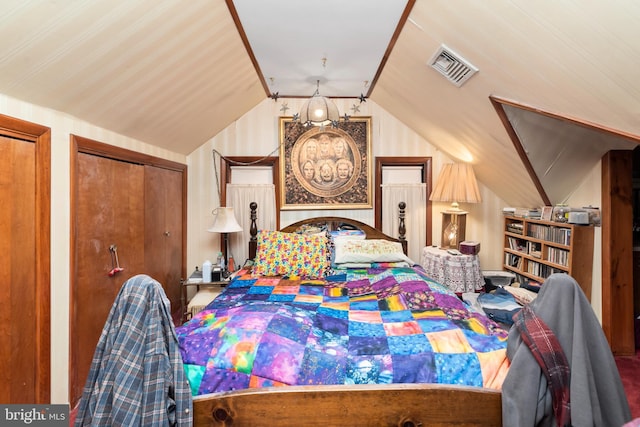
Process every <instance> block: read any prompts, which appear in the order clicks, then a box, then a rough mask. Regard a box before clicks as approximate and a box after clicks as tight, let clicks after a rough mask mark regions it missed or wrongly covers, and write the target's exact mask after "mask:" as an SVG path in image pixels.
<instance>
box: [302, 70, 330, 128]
mask: <svg viewBox="0 0 640 427" xmlns="http://www.w3.org/2000/svg"><path fill="white" fill-rule="evenodd" d="M339 120H340V113H339V112H338V107H336V104H334V102H333V101H332V100H330V99H329V98H326V97H324V96H321V95H320V82H319V81H318V88H317V89H316V92H315V93H314V94H313V96H312V97H311V98H309V99H308V100H307V101H306V102H305V103H304V105H303V106H302V109H301V110H300V122H301V123H302V124H303V125H305V126H327V125H330V124H333V123H337V122H338V121H339Z"/></svg>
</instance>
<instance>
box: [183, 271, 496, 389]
mask: <svg viewBox="0 0 640 427" xmlns="http://www.w3.org/2000/svg"><path fill="white" fill-rule="evenodd" d="M176 332H177V334H178V339H179V342H180V349H181V353H182V359H183V362H184V367H185V371H186V373H187V377H188V379H189V382H190V384H191V388H192V393H193V395H200V394H206V393H213V392H219V391H228V390H238V389H246V388H253V387H266V386H284V385H319V384H383V383H447V384H460V385H469V386H479V387H489V388H496V389H499V388H500V387H501V384H502V381H503V379H504V377H505V375H506V373H507V370H508V366H509V362H508V359H507V357H506V343H507V331H505V330H504V329H502V328H500V326H499V325H498V324H497V323H495V322H494V321H493V320H491V319H489V318H488V317H485V316H483V315H481V314H478V313H477V312H474V311H471V310H468V309H467V306H466V305H465V304H464V303H463V302H462V301H461V300H460V299H459V298H458V297H457V296H456V295H455V294H454V293H452V292H451V291H450V290H448V288H446V286H444V285H441V284H439V283H437V282H434V281H433V280H431V279H429V278H428V277H427V276H426V274H425V273H424V270H422V268H421V267H419V266H415V267H405V268H368V269H350V270H347V271H345V272H344V273H341V274H337V275H332V276H327V277H324V278H323V279H317V280H308V279H299V278H286V277H256V276H252V275H251V274H250V273H249V272H246V273H244V274H242V275H239V276H237V277H236V278H235V279H234V280H233V281H232V282H231V283H230V284H229V285H228V286H227V288H226V289H225V291H224V292H223V293H222V294H221V295H219V296H218V297H217V298H216V299H215V300H214V301H213V302H212V303H211V304H209V305H208V306H207V307H206V308H205V309H204V310H203V311H201V312H200V313H198V314H197V315H196V316H195V317H194V318H192V319H191V320H190V321H189V322H187V323H185V324H184V325H182V326H180V327H178V328H176Z"/></svg>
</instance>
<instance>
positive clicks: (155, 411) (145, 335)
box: [75, 275, 193, 427]
mask: <svg viewBox="0 0 640 427" xmlns="http://www.w3.org/2000/svg"><path fill="white" fill-rule="evenodd" d="M191 412H192V398H191V389H190V387H189V383H188V382H187V379H186V375H185V372H184V368H183V364H182V356H181V355H180V351H179V349H178V339H177V336H176V333H175V328H174V325H173V322H172V320H171V316H170V310H169V300H168V299H167V297H166V295H165V293H164V291H163V289H162V286H161V285H160V284H159V283H158V282H157V281H155V280H154V279H152V278H150V277H149V276H145V275H138V276H135V277H133V278H131V279H129V280H128V281H127V282H126V283H125V284H124V285H123V286H122V289H120V292H119V294H118V296H117V298H116V300H115V302H114V304H113V306H112V307H111V311H110V313H109V317H108V318H107V322H106V323H105V325H104V328H103V330H102V334H101V336H100V340H99V341H98V345H97V346H96V350H95V353H94V356H93V360H92V363H91V370H90V371H89V376H88V377H87V382H86V385H85V387H84V391H83V395H82V398H81V400H80V404H79V408H78V415H77V418H76V424H75V425H76V426H85V425H92V426H127V427H128V426H173V425H178V426H191V425H192V422H193V421H192V414H191Z"/></svg>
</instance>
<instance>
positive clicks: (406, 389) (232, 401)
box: [193, 384, 502, 427]
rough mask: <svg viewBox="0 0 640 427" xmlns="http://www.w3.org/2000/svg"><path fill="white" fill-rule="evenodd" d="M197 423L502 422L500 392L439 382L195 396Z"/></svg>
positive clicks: (410, 425) (412, 425)
mask: <svg viewBox="0 0 640 427" xmlns="http://www.w3.org/2000/svg"><path fill="white" fill-rule="evenodd" d="M193 407H194V414H193V421H194V425H195V426H267V425H268V426H295V427H298V426H305V427H306V426H323V427H325V426H339V425H340V426H363V425H367V426H371V425H381V426H382V425H384V426H401V427H417V426H430V427H431V426H453V425H455V426H483V427H486V426H501V425H502V409H501V408H502V404H501V393H500V392H499V391H497V390H491V389H485V388H480V387H467V386H455V385H443V384H384V385H353V386H344V385H337V386H329V385H325V386H288V387H267V388H258V389H248V390H239V391H234V392H222V393H216V394H214V395H203V396H197V397H194V401H193Z"/></svg>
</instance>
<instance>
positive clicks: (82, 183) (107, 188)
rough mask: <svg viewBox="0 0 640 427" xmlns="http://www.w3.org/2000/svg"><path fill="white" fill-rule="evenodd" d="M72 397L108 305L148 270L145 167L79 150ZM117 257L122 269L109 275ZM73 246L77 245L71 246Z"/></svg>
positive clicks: (86, 368)
mask: <svg viewBox="0 0 640 427" xmlns="http://www.w3.org/2000/svg"><path fill="white" fill-rule="evenodd" d="M76 167H77V186H76V188H77V193H76V205H75V206H76V212H75V227H74V228H75V239H74V242H73V244H74V246H75V249H74V251H75V257H74V258H75V272H74V273H75V274H74V276H75V282H74V289H73V293H74V294H73V300H72V304H73V305H72V307H71V313H70V315H71V317H72V319H71V322H72V335H71V337H70V340H71V352H72V354H71V366H70V377H71V378H70V381H71V386H70V387H71V390H70V395H71V402H72V404H73V403H75V401H76V400H77V399H79V397H80V396H81V394H82V388H83V387H84V382H85V381H86V378H87V375H88V373H89V368H90V366H91V359H92V357H93V353H94V351H95V347H96V344H97V343H98V339H99V338H100V333H101V332H102V329H103V327H104V324H105V321H106V319H107V316H108V314H109V310H110V309H111V306H112V304H113V301H114V300H115V297H116V295H117V294H118V291H119V290H120V288H121V287H122V285H123V283H124V282H125V281H126V280H127V279H128V278H130V277H132V276H134V275H136V274H140V273H144V272H145V268H144V267H145V257H144V252H145V247H144V246H145V245H144V234H145V222H144V212H145V209H144V202H145V200H144V188H145V185H144V177H145V173H144V166H141V165H139V164H134V163H128V162H123V161H119V160H113V159H110V158H105V157H101V156H97V155H92V154H86V153H78V156H77V165H76ZM111 246H115V248H116V249H117V251H116V253H117V261H118V263H119V266H120V267H121V268H123V271H122V272H119V273H115V275H113V276H110V275H109V272H110V271H111V270H112V269H113V267H114V262H115V254H114V253H113V252H111V251H110V249H109V248H110V247H111ZM72 247H73V246H72Z"/></svg>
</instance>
